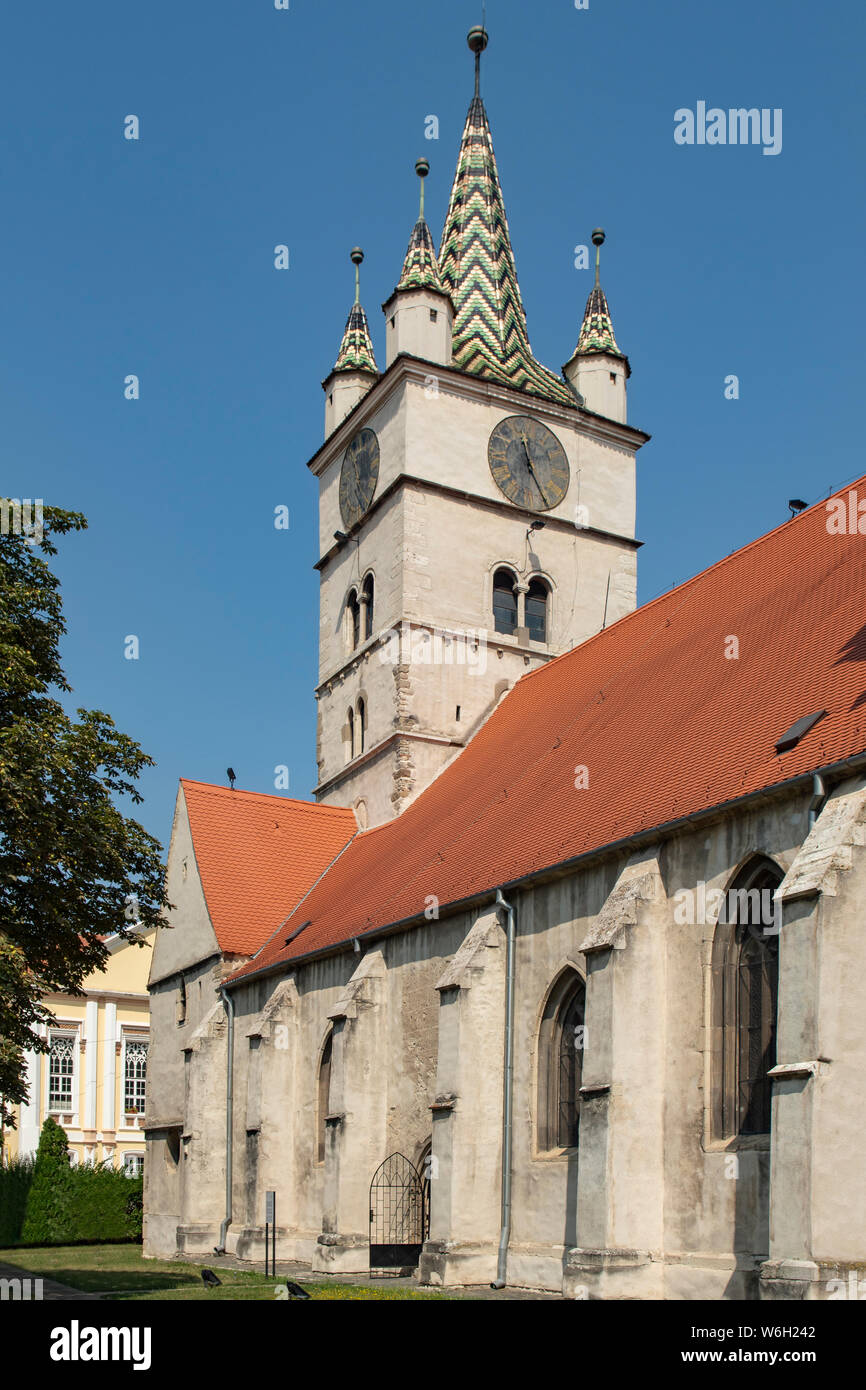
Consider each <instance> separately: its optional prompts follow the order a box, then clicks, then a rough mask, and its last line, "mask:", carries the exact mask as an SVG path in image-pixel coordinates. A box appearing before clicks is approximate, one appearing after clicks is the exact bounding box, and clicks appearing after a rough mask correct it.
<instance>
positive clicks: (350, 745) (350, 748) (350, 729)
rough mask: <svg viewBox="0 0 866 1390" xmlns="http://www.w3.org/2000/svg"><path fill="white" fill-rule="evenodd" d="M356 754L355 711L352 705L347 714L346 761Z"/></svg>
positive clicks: (349, 760)
mask: <svg viewBox="0 0 866 1390" xmlns="http://www.w3.org/2000/svg"><path fill="white" fill-rule="evenodd" d="M354 756H355V711H354V710H353V709H352V708H351V707H350V708H349V710H348V712H347V714H346V762H347V763H349V762H351V761H352V759H353V758H354Z"/></svg>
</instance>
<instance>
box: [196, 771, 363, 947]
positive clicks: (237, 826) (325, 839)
mask: <svg viewBox="0 0 866 1390" xmlns="http://www.w3.org/2000/svg"><path fill="white" fill-rule="evenodd" d="M181 787H182V788H183V794H184V798H185V800H186V805H187V810H188V812H189V822H190V828H191V831H192V841H193V846H194V848H195V857H196V863H197V865H198V869H199V873H200V875H201V882H202V888H203V889H204V895H205V900H206V902H207V907H208V912H209V913H210V918H211V922H212V923H213V927H214V931H215V932H216V935H217V940H218V942H219V946H220V950H222V951H225V952H229V953H232V954H238V955H251V954H252V952H253V951H255V950H257V949H258V948H259V947H260V946H261V945H262V943H263V942H264V941H266V940H267V939H268V937H269V936H271V935H272V933H273V932H274V930H275V929H276V927H277V926H279V924H280V922H282V921H284V920H285V918H286V917H288V916H289V914H290V913H291V912H292V910H293V909H294V908H295V907H296V906H297V904H298V902H299V901H300V900H301V898H302V897H303V895H304V894H305V893H306V892H307V890H308V889H309V888H310V887H311V886H312V885H313V884H314V883H315V881H316V879H317V878H319V876H320V875H321V874H322V873H323V872H324V870H325V869H326V868H327V867H328V865H329V864H330V863H331V862H332V860H333V859H334V858H335V857H336V856H337V855H338V854H339V853H340V851H341V850H342V849H343V848H344V847H345V845H346V844H348V842H349V840H351V838H352V836H353V835H354V834H355V829H356V826H355V815H354V812H353V811H351V810H346V809H344V808H343V807H337V806H319V805H316V804H315V803H313V802H310V801H292V800H290V799H289V798H288V797H283V796H266V795H263V794H262V793H259V792H244V791H232V790H230V789H229V788H228V787H215V786H212V785H211V784H210V783H208V782H189V781H187V780H186V779H181Z"/></svg>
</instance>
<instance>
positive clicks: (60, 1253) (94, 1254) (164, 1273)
mask: <svg viewBox="0 0 866 1390" xmlns="http://www.w3.org/2000/svg"><path fill="white" fill-rule="evenodd" d="M0 1263H2V1264H10V1265H17V1266H18V1267H19V1268H21V1269H26V1270H29V1271H30V1272H31V1273H33V1274H35V1275H37V1276H38V1275H42V1276H43V1277H44V1278H46V1279H56V1280H57V1281H58V1282H59V1283H61V1284H68V1285H70V1287H71V1288H73V1289H81V1290H82V1292H83V1293H109V1292H110V1293H114V1294H116V1295H117V1296H118V1298H120V1299H123V1300H124V1301H126V1300H130V1299H131V1300H134V1301H136V1302H139V1301H145V1300H148V1299H153V1300H160V1301H162V1300H172V1301H177V1300H184V1301H196V1302H199V1301H200V1302H208V1301H210V1302H211V1303H213V1302H220V1301H233V1302H234V1301H238V1300H246V1301H249V1300H252V1301H256V1302H268V1303H273V1302H275V1301H276V1297H277V1295H276V1293H275V1289H276V1288H279V1286H280V1285H281V1284H282V1283H283V1282H284V1280H283V1279H281V1278H280V1276H277V1278H276V1279H274V1278H273V1277H271V1278H268V1279H265V1277H264V1275H263V1274H262V1273H261V1272H260V1271H258V1270H241V1269H222V1270H220V1271H219V1278H220V1279H221V1280H222V1281H223V1282H222V1287H221V1288H218V1289H206V1288H205V1287H204V1285H203V1284H202V1281H201V1270H202V1267H203V1266H202V1265H200V1264H182V1263H181V1262H180V1261H179V1260H145V1259H144V1258H143V1257H142V1253H141V1246H139V1245H56V1246H51V1247H30V1248H21V1247H15V1248H14V1249H11V1250H2V1249H0ZM299 1282H300V1281H299ZM304 1287H305V1288H306V1290H307V1292H308V1293H309V1294H310V1296H311V1297H312V1298H315V1299H332V1300H333V1299H343V1300H345V1299H352V1300H358V1299H360V1300H364V1301H366V1300H376V1301H378V1300H380V1299H400V1300H406V1299H409V1300H413V1301H414V1300H418V1299H422V1300H428V1299H438V1300H442V1299H445V1300H448V1299H449V1295H448V1294H445V1293H432V1292H431V1293H427V1292H424V1291H422V1290H420V1289H407V1288H404V1287H402V1286H399V1285H398V1286H396V1287H395V1286H394V1285H392V1284H389V1281H387V1280H383V1281H382V1282H381V1284H380V1283H378V1282H376V1283H375V1284H372V1285H361V1284H337V1283H333V1282H331V1281H330V1280H328V1281H325V1282H324V1283H315V1284H313V1283H305V1284H304ZM458 1297H459V1295H458Z"/></svg>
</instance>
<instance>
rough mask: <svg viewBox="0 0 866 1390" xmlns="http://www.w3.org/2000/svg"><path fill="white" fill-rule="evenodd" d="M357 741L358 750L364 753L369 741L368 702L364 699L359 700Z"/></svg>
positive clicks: (356, 727) (356, 722)
mask: <svg viewBox="0 0 866 1390" xmlns="http://www.w3.org/2000/svg"><path fill="white" fill-rule="evenodd" d="M355 742H356V743H357V745H358V752H359V753H363V751H364V747H365V745H366V742H367V704H366V701H365V700H363V699H361V700H359V701H358V714H357V717H356V719H355Z"/></svg>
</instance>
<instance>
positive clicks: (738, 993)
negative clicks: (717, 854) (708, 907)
mask: <svg viewBox="0 0 866 1390" xmlns="http://www.w3.org/2000/svg"><path fill="white" fill-rule="evenodd" d="M782 877H783V875H782V872H781V870H780V869H779V867H778V865H776V864H775V863H773V861H772V860H770V859H766V858H761V859H758V860H753V861H752V862H751V863H750V864H748V865H747V866H746V868H745V869H744V870H743V871H742V873H740V874H739V875H738V876H737V878H736V879H735V880H734V883H733V884H732V885H731V887H730V888H729V889H728V892H727V894H726V896H725V906H724V907H723V909H722V912H721V913H720V916H719V923H718V926H717V927H716V933H715V937H714V940H713V957H712V994H713V997H712V1018H713V1049H712V1054H713V1055H712V1062H713V1090H712V1095H713V1130H714V1135H715V1137H716V1138H717V1139H730V1138H735V1137H739V1136H749V1135H763V1134H769V1133H770V1117H771V1104H770V1103H771V1098H772V1082H771V1081H770V1078H769V1076H768V1072H769V1071H770V1070H771V1069H772V1068H773V1067H774V1066H775V1065H776V1017H777V1010H778V991H779V930H778V919H777V911H778V910H777V906H776V904H775V901H774V893H775V890H776V889H777V888H778V886H779V884H780V883H781V881H782Z"/></svg>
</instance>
